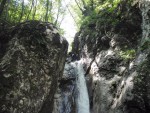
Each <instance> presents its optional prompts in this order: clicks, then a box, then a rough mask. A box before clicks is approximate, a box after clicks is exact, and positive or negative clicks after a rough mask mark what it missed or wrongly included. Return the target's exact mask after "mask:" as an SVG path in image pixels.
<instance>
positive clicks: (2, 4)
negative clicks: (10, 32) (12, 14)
mask: <svg viewBox="0 0 150 113" xmlns="http://www.w3.org/2000/svg"><path fill="white" fill-rule="evenodd" d="M6 2H7V0H2V2H1V4H0V17H1V15H2V13H3V10H4V8H5V5H6Z"/></svg>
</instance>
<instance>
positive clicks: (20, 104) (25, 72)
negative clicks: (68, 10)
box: [0, 0, 150, 113]
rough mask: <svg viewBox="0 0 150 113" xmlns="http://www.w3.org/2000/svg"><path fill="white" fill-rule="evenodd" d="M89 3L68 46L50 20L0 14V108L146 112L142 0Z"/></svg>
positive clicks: (148, 89) (149, 50)
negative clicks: (4, 18)
mask: <svg viewBox="0 0 150 113" xmlns="http://www.w3.org/2000/svg"><path fill="white" fill-rule="evenodd" d="M83 1H84V0H83ZM91 1H92V0H91ZM76 2H77V1H76ZM93 2H94V0H93ZM83 3H84V2H83ZM110 3H111V4H110ZM2 5H3V4H2V2H1V5H0V9H1V6H2ZM78 5H79V4H78ZM96 5H97V6H94V5H90V7H88V8H87V7H84V10H83V12H82V13H83V14H82V15H83V18H84V20H83V22H82V23H81V26H80V29H79V31H78V32H77V33H76V35H75V37H74V41H73V43H72V45H71V46H72V50H70V52H68V46H69V44H68V42H67V40H66V39H65V38H64V37H63V36H62V35H61V32H60V31H59V29H58V28H57V27H58V25H57V24H56V25H57V27H56V25H55V24H53V23H50V22H44V21H41V20H29V21H24V22H21V23H18V24H17V25H15V26H12V25H10V24H8V23H5V22H1V20H0V113H150V1H149V0H134V1H133V0H114V1H112V0H96ZM99 5H100V7H98V6H99ZM78 7H81V6H80V5H79V6H78ZM94 7H96V8H95V9H94ZM90 8H91V9H92V11H91V9H90ZM1 10H2V9H1ZM31 10H32V9H31ZM81 10H82V9H81ZM30 13H31V12H30ZM0 17H1V13H0Z"/></svg>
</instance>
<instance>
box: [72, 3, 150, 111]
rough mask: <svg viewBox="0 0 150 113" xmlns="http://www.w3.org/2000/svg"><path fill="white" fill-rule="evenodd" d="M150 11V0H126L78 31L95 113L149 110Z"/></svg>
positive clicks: (77, 49) (78, 51)
mask: <svg viewBox="0 0 150 113" xmlns="http://www.w3.org/2000/svg"><path fill="white" fill-rule="evenodd" d="M110 10H111V12H109V11H110ZM149 14H150V2H149V1H148V0H143V1H134V2H132V1H130V0H122V1H121V2H120V3H119V4H118V6H117V7H115V9H113V10H112V9H109V8H108V9H103V10H100V12H99V15H98V16H97V17H96V18H93V21H89V22H88V24H85V23H84V24H83V25H82V26H81V29H80V31H79V32H78V33H77V34H76V37H75V39H74V43H73V52H74V53H75V54H78V55H79V56H80V58H82V59H84V62H85V65H84V66H85V67H84V68H85V71H86V73H85V76H86V77H87V85H88V90H89V96H90V107H91V113H150V109H149V108H150V90H149V89H150V84H149V80H150V71H149V69H150V29H149V28H150V15H149ZM91 20H92V19H91Z"/></svg>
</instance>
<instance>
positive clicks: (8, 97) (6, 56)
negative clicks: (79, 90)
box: [0, 21, 68, 113]
mask: <svg viewBox="0 0 150 113" xmlns="http://www.w3.org/2000/svg"><path fill="white" fill-rule="evenodd" d="M11 31H12V32H11V34H10V36H11V37H9V38H8V39H7V40H8V41H5V42H7V43H5V46H2V44H3V43H0V44H1V46H0V47H5V51H0V52H2V53H0V55H1V59H0V113H51V111H52V109H53V101H54V94H55V92H56V89H57V87H58V80H59V79H60V78H61V76H62V75H63V69H64V65H65V59H66V54H67V48H68V43H67V41H66V40H65V39H64V38H63V37H61V36H60V35H59V33H58V30H57V28H56V27H54V25H52V24H50V23H46V22H39V21H28V22H24V23H21V24H19V25H18V26H16V27H15V28H13V29H12V30H11ZM0 36H1V37H0V38H2V37H3V36H2V35H0ZM0 41H2V40H0ZM0 49H1V48H0Z"/></svg>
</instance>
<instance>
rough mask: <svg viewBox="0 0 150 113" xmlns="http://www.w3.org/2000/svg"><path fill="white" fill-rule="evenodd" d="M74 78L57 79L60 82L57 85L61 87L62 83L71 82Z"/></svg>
mask: <svg viewBox="0 0 150 113" xmlns="http://www.w3.org/2000/svg"><path fill="white" fill-rule="evenodd" d="M75 80H76V78H68V79H61V80H58V82H59V83H60V84H59V87H60V88H61V87H63V85H66V84H72V81H75Z"/></svg>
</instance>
